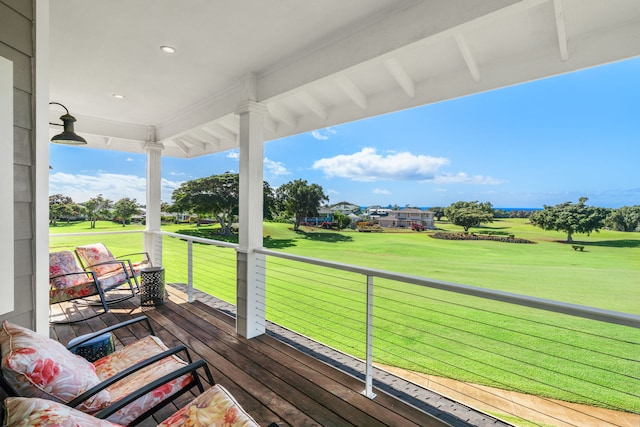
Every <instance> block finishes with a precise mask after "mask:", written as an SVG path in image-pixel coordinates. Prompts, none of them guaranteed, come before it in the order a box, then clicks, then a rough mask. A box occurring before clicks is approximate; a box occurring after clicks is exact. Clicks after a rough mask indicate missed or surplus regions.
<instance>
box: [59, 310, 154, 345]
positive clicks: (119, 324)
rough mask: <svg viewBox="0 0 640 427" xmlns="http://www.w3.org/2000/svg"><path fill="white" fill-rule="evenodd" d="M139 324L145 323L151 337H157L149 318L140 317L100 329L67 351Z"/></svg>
mask: <svg viewBox="0 0 640 427" xmlns="http://www.w3.org/2000/svg"><path fill="white" fill-rule="evenodd" d="M138 322H145V323H146V326H147V329H148V330H149V333H150V334H151V335H155V333H154V332H153V327H152V326H151V322H150V321H149V318H148V317H147V316H140V317H136V318H134V319H129V320H126V321H124V322H120V323H116V324H115V325H111V326H108V327H106V328H103V329H100V330H99V331H97V332H93V333H91V334H88V335H86V336H85V337H84V338H83V339H82V340H80V341H78V342H77V343H74V344H73V345H72V346H69V345H67V350H71V349H73V348H76V347H79V346H81V345H82V344H84V343H85V342H87V341H89V340H91V339H93V338H95V337H98V336H100V335H102V334H106V333H107V332H111V331H115V330H117V329H120V328H124V327H126V326H129V325H133V324H135V323H138Z"/></svg>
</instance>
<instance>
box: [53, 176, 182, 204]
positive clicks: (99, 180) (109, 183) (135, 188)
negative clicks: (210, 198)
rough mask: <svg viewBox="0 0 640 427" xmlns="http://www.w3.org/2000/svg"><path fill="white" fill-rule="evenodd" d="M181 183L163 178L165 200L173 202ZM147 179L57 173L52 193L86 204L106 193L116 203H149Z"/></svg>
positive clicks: (104, 195)
mask: <svg viewBox="0 0 640 427" xmlns="http://www.w3.org/2000/svg"><path fill="white" fill-rule="evenodd" d="M180 183H181V181H171V180H168V179H165V178H163V179H162V181H161V193H162V194H161V198H162V200H163V201H165V202H170V201H171V193H172V192H173V190H175V189H176V188H178V186H180ZM146 188H147V180H146V179H145V178H144V177H139V176H135V175H123V174H114V173H104V172H99V173H97V174H96V175H85V174H67V173H62V172H58V173H54V174H51V175H49V194H63V195H65V196H69V197H71V199H73V201H74V202H76V203H82V202H86V201H87V200H89V199H91V198H93V197H96V196H97V195H98V194H102V196H103V197H105V198H107V199H109V200H112V201H114V202H116V201H118V200H120V199H122V198H124V197H128V198H131V199H136V201H137V202H138V203H140V204H145V203H146V198H147V196H146Z"/></svg>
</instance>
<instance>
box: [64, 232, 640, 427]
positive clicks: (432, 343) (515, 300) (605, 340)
mask: <svg viewBox="0 0 640 427" xmlns="http://www.w3.org/2000/svg"><path fill="white" fill-rule="evenodd" d="M101 234H102V236H101V240H103V242H104V243H105V244H107V245H109V246H112V245H114V247H116V248H117V246H115V245H117V244H120V245H122V246H126V247H127V248H128V249H129V250H130V249H131V245H125V244H124V242H122V240H123V239H122V236H121V233H118V234H113V233H101ZM95 235H96V233H91V234H90V235H80V234H78V235H63V236H61V235H56V236H55V237H57V238H56V239H52V243H51V245H52V248H53V247H56V245H57V246H63V245H64V244H68V243H71V241H72V240H73V239H80V240H74V242H76V241H77V242H78V244H84V243H91V242H92V241H95V239H96V238H95V237H92V236H95ZM161 235H162V257H163V265H164V266H165V278H166V281H167V282H169V283H184V284H186V285H187V293H188V294H189V296H190V298H192V295H193V291H192V289H193V288H196V289H199V290H201V291H202V292H205V293H206V294H209V295H213V296H215V297H216V298H218V299H220V300H223V301H226V302H227V303H229V304H233V305H235V302H236V299H235V293H236V277H237V275H236V249H237V245H236V244H231V243H226V242H221V241H216V240H211V239H206V238H200V237H195V236H187V235H184V234H176V233H167V232H161ZM58 236H61V237H58ZM52 237H54V235H52ZM130 238H134V239H135V238H136V236H134V235H132V236H130V237H129V236H128V237H127V239H130ZM91 239H92V240H91ZM119 240H120V242H119ZM141 246H142V239H140V247H141ZM257 252H258V253H259V254H261V255H262V256H264V257H265V258H266V269H265V270H264V271H265V277H263V278H262V280H264V282H265V286H266V316H267V320H268V321H269V322H272V323H274V324H276V325H280V326H282V327H284V328H286V329H288V330H291V331H293V332H295V333H296V334H300V335H302V336H304V337H308V338H309V339H312V340H314V341H317V342H319V343H322V344H323V345H325V346H327V347H328V348H331V349H334V350H336V351H337V352H339V353H340V354H344V355H348V356H349V357H353V358H355V359H356V360H359V361H361V362H362V363H360V364H359V365H358V366H359V368H358V369H360V371H359V374H358V376H359V377H360V378H362V380H363V382H364V390H363V394H365V395H367V396H369V397H371V398H373V397H374V396H375V394H374V392H373V389H374V385H378V383H379V382H380V381H381V380H380V379H379V376H380V372H385V373H386V372H391V373H393V374H395V375H398V376H400V377H403V378H405V379H408V380H410V381H412V382H414V383H416V384H419V385H421V386H423V387H425V388H427V389H429V390H433V391H435V392H437V393H440V394H442V395H444V396H447V397H449V398H451V399H453V400H455V401H459V402H462V403H463V404H465V405H468V406H470V407H473V408H475V409H478V410H481V411H484V412H487V413H490V414H491V415H494V416H497V417H500V418H503V419H505V420H507V421H508V422H511V423H513V424H515V425H523V426H580V427H583V426H621V427H624V426H628V425H630V426H636V425H640V415H639V414H640V357H639V356H640V316H636V315H631V314H626V313H618V312H612V311H607V310H602V309H596V308H590V307H583V306H578V305H573V304H567V303H564V302H557V301H550V300H544V299H540V298H534V297H528V296H522V295H516V294H510V293H506V292H501V291H494V290H490V289H483V288H476V287H472V286H466V285H460V284H455V283H448V282H441V281H436V280H429V279H425V278H421V277H415V276H408V275H403V274H398V273H392V272H388V271H382V270H375V269H367V268H362V267H358V266H353V265H348V264H342V263H335V262H331V261H325V260H320V259H314V258H307V257H301V256H297V255H292V254H288V253H283V252H277V251H271V250H267V249H260V250H258V251H257Z"/></svg>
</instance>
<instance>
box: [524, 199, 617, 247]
mask: <svg viewBox="0 0 640 427" xmlns="http://www.w3.org/2000/svg"><path fill="white" fill-rule="evenodd" d="M587 200H588V199H587V198H586V197H581V198H580V199H579V200H578V203H572V202H564V203H561V204H559V205H555V206H547V205H545V206H544V209H543V210H541V211H536V212H534V213H532V214H531V217H530V218H529V220H530V221H531V224H533V225H535V226H537V227H540V228H542V229H544V230H552V231H560V232H564V233H567V242H569V243H570V242H573V235H574V234H576V233H584V234H586V235H587V236H588V235H590V234H591V233H592V232H593V231H600V229H601V228H602V227H603V226H604V221H605V219H606V218H607V212H608V211H607V209H605V208H599V207H595V206H587V205H586V202H587Z"/></svg>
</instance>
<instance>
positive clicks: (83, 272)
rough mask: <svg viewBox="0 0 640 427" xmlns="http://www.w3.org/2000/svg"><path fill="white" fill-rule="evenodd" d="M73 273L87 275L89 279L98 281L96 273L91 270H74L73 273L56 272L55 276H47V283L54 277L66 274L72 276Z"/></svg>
mask: <svg viewBox="0 0 640 427" xmlns="http://www.w3.org/2000/svg"><path fill="white" fill-rule="evenodd" d="M74 274H84V275H85V276H89V277H90V278H91V279H93V281H94V282H95V283H97V282H98V280H97V279H96V274H95V273H94V272H93V271H74V272H73V273H63V274H56V275H55V276H49V283H51V281H52V280H54V279H57V278H60V277H66V276H73V275H74Z"/></svg>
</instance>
